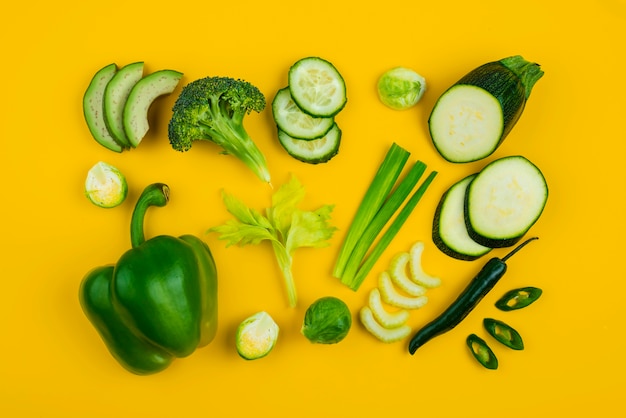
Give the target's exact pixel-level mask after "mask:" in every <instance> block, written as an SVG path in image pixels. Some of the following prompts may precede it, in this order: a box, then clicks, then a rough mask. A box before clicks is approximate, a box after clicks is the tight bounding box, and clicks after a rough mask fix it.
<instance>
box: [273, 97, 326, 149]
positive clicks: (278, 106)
mask: <svg viewBox="0 0 626 418" xmlns="http://www.w3.org/2000/svg"><path fill="white" fill-rule="evenodd" d="M272 115H273V116H274V121H275V122H276V125H277V126H278V129H280V130H281V131H283V132H285V133H286V134H287V135H289V136H290V137H292V138H297V139H308V140H310V139H317V138H321V137H323V136H324V135H326V133H328V131H330V128H332V127H333V125H334V123H335V120H334V118H332V117H330V118H317V117H313V116H311V115H309V114H308V113H305V112H303V111H302V109H300V108H299V107H298V105H297V104H296V102H294V101H293V98H292V97H291V94H290V93H289V88H288V87H285V88H283V89H280V90H278V92H277V93H276V96H274V100H273V101H272Z"/></svg>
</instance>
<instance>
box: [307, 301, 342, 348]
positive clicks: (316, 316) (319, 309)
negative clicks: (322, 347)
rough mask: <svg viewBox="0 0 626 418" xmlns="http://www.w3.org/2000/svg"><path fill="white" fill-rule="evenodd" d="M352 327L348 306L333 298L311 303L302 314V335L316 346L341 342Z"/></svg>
mask: <svg viewBox="0 0 626 418" xmlns="http://www.w3.org/2000/svg"><path fill="white" fill-rule="evenodd" d="M351 326H352V315H351V313H350V310H349V309H348V306H347V305H346V304H345V303H344V302H343V301H342V300H341V299H338V298H336V297H333V296H326V297H323V298H320V299H318V300H316V301H315V302H313V303H312V304H311V306H309V308H308V309H307V311H306V313H305V314H304V323H303V324H302V329H301V332H302V335H304V336H305V337H306V338H307V339H308V340H309V341H311V342H312V343H316V344H335V343H338V342H339V341H341V340H343V339H344V338H345V337H346V335H348V332H349V331H350V327H351Z"/></svg>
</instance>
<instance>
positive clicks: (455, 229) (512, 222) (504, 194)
mask: <svg viewBox="0 0 626 418" xmlns="http://www.w3.org/2000/svg"><path fill="white" fill-rule="evenodd" d="M547 200H548V185H547V183H546V179H545V178H544V176H543V174H542V172H541V170H539V168H538V167H537V166H536V165H534V164H533V163H532V162H531V161H529V160H528V159H527V158H525V157H522V156H519V155H514V156H508V157H503V158H499V159H497V160H494V161H492V162H491V163H489V164H487V165H486V166H485V167H484V168H483V169H482V170H480V171H479V172H478V173H475V174H472V175H469V176H467V177H465V178H463V179H461V180H459V181H457V182H456V183H454V184H453V185H452V186H450V188H448V190H447V191H446V192H445V193H444V194H443V195H442V197H441V199H440V201H439V204H438V206H437V209H436V211H435V216H434V221H433V228H432V236H433V241H434V243H435V245H437V247H438V248H439V249H440V250H441V251H442V252H444V253H445V254H447V255H449V256H451V257H453V258H457V259H460V260H466V261H471V260H475V259H477V258H480V257H482V256H483V255H485V254H487V253H488V252H489V251H491V249H493V248H503V247H510V246H512V245H515V244H516V243H517V242H518V241H519V240H520V239H521V238H522V237H523V236H524V234H526V232H528V230H529V229H530V227H531V226H533V225H534V224H535V222H536V221H537V220H538V219H539V217H540V216H541V213H542V212H543V209H544V207H545V205H546V202H547Z"/></svg>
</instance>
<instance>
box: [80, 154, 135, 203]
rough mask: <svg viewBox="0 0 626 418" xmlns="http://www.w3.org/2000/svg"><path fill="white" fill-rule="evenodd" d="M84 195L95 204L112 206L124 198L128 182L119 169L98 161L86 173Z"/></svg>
mask: <svg viewBox="0 0 626 418" xmlns="http://www.w3.org/2000/svg"><path fill="white" fill-rule="evenodd" d="M85 195H86V196H87V198H88V199H89V200H90V201H91V203H93V204H94V205H96V206H99V207H101V208H114V207H116V206H118V205H120V204H121V203H122V202H123V201H124V200H125V199H126V196H127V195H128V184H127V182H126V178H125V177H124V175H123V174H122V172H121V171H120V170H118V169H117V168H116V167H114V166H112V165H110V164H107V163H105V162H102V161H100V162H98V163H96V164H95V165H94V166H93V167H91V169H90V170H89V172H88V173H87V179H86V180H85Z"/></svg>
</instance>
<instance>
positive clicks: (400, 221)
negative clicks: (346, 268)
mask: <svg viewBox="0 0 626 418" xmlns="http://www.w3.org/2000/svg"><path fill="white" fill-rule="evenodd" d="M436 175H437V172H436V171H433V172H431V173H430V174H429V175H428V177H427V178H426V180H424V182H423V183H422V184H421V185H420V187H419V188H418V189H417V190H416V191H415V193H413V195H412V196H411V198H410V199H409V201H408V202H407V203H406V205H404V207H403V208H402V210H401V211H400V213H399V214H398V216H397V217H396V219H394V221H393V222H392V223H391V225H390V226H389V228H388V229H387V231H385V233H384V234H383V236H382V237H381V238H380V240H379V241H378V242H377V243H376V245H375V246H374V249H373V250H372V252H371V253H370V255H369V256H368V257H367V258H366V259H365V261H364V262H363V264H362V265H361V268H359V271H358V272H357V274H356V277H355V278H354V280H353V281H352V282H351V283H350V285H351V286H350V288H351V289H352V290H355V291H356V290H358V288H359V286H361V283H363V280H365V277H366V276H367V275H368V274H369V272H370V271H371V270H372V268H373V267H374V264H376V261H378V259H379V258H380V256H381V255H382V253H383V251H385V249H387V247H388V246H389V244H390V243H391V241H392V240H393V238H394V237H395V236H396V235H397V234H398V232H399V231H400V228H402V225H404V223H405V222H406V220H407V219H408V217H409V215H410V214H411V212H413V209H415V206H416V205H417V203H418V202H419V201H420V199H421V198H422V196H423V195H424V193H425V192H426V189H428V187H429V186H430V183H432V181H433V179H434V178H435V176H436Z"/></svg>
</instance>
